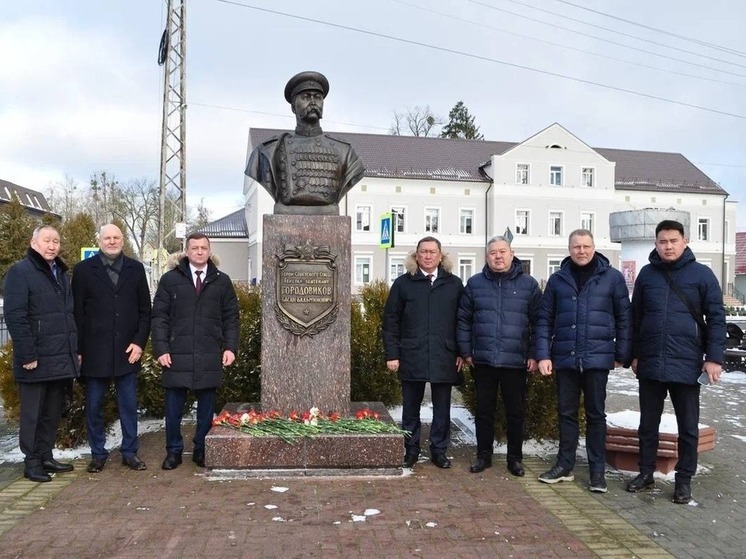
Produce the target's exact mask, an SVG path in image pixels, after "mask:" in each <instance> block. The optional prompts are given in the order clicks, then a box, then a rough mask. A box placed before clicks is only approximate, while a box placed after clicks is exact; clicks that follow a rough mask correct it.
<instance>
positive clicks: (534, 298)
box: [457, 236, 541, 476]
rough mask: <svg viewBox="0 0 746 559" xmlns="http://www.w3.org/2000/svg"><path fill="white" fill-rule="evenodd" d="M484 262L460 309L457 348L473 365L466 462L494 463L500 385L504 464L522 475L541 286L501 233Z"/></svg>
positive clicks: (476, 465) (475, 467) (480, 468)
mask: <svg viewBox="0 0 746 559" xmlns="http://www.w3.org/2000/svg"><path fill="white" fill-rule="evenodd" d="M486 260H487V263H486V264H485V265H484V268H483V269H482V272H481V273H479V274H477V275H475V276H473V277H472V278H470V279H469V281H468V282H467V284H466V289H464V293H463V295H461V301H460V303H459V310H458V334H457V335H458V345H459V354H460V355H461V357H463V358H464V359H465V360H466V362H467V363H468V364H469V365H471V366H472V376H473V378H474V385H475V388H476V399H477V402H476V403H477V406H476V413H475V416H474V423H475V426H476V431H477V457H476V460H475V461H474V463H473V464H472V465H471V468H469V471H470V472H472V473H479V472H481V471H483V470H484V469H485V468H489V467H490V466H492V453H493V443H494V439H495V400H496V399H497V391H498V388H499V390H500V394H501V395H502V401H503V405H504V406H505V417H506V419H507V428H506V438H507V440H508V455H507V459H508V470H509V471H510V473H511V474H513V475H514V476H523V475H524V474H525V470H524V468H523V464H522V461H523V436H524V430H525V408H526V380H527V371H534V370H536V360H535V359H534V347H533V345H534V344H533V330H534V328H535V327H536V318H537V315H538V312H539V301H540V300H541V290H540V289H539V284H538V283H537V282H536V280H535V279H534V278H532V277H531V276H529V275H528V274H524V273H523V269H522V267H521V261H520V260H518V259H517V258H516V257H515V256H514V255H513V251H512V250H511V248H510V241H508V239H506V238H505V237H500V236H498V237H493V238H492V239H490V241H489V242H488V243H487V250H486Z"/></svg>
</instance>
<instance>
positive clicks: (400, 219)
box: [391, 207, 406, 233]
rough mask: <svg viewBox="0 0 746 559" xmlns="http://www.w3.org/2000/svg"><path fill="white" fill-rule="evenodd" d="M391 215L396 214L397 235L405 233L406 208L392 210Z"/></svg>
mask: <svg viewBox="0 0 746 559" xmlns="http://www.w3.org/2000/svg"><path fill="white" fill-rule="evenodd" d="M391 213H393V214H394V216H393V217H394V231H396V232H397V233H404V223H405V221H404V218H405V216H406V208H403V207H398V208H391Z"/></svg>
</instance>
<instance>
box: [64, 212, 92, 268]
mask: <svg viewBox="0 0 746 559" xmlns="http://www.w3.org/2000/svg"><path fill="white" fill-rule="evenodd" d="M97 232H98V231H97V230H96V226H95V225H94V223H93V218H92V217H91V216H90V215H89V214H87V213H79V214H76V215H74V216H73V217H72V218H71V219H68V220H67V221H66V222H65V223H64V225H63V226H62V230H61V231H60V237H61V245H62V250H61V251H60V256H61V257H62V259H63V260H64V261H65V263H66V264H67V265H68V266H69V267H70V268H71V269H72V267H73V266H75V264H77V263H78V262H80V249H81V248H83V247H95V246H98V241H97V240H96V233H97Z"/></svg>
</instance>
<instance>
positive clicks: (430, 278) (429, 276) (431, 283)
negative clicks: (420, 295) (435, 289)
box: [427, 274, 433, 287]
mask: <svg viewBox="0 0 746 559" xmlns="http://www.w3.org/2000/svg"><path fill="white" fill-rule="evenodd" d="M427 279H428V280H429V281H430V287H432V286H433V275H432V274H428V275H427Z"/></svg>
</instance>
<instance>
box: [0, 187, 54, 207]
mask: <svg viewBox="0 0 746 559" xmlns="http://www.w3.org/2000/svg"><path fill="white" fill-rule="evenodd" d="M13 194H15V195H16V196H17V197H18V201H19V202H20V203H21V205H22V206H24V207H25V208H26V209H27V210H29V212H31V213H37V214H44V213H52V208H51V207H50V206H49V202H47V199H46V198H45V197H44V194H42V193H41V192H39V191H37V190H31V189H30V188H26V187H23V186H19V185H17V184H15V183H12V182H10V181H6V180H3V179H0V204H7V203H9V202H10V201H11V200H12V199H13Z"/></svg>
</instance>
